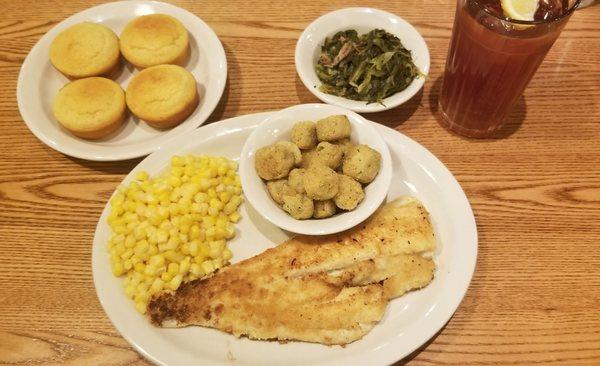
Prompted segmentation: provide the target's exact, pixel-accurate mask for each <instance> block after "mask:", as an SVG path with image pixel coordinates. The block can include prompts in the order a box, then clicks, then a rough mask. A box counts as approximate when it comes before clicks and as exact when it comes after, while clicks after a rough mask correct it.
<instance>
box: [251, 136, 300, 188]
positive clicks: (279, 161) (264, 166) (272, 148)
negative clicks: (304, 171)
mask: <svg viewBox="0 0 600 366" xmlns="http://www.w3.org/2000/svg"><path fill="white" fill-rule="evenodd" d="M292 145H293V144H292ZM296 149H298V147H296ZM298 151H299V150H298ZM297 158H298V157H297V156H296V154H295V151H294V150H293V149H292V148H290V147H289V146H286V145H284V144H280V143H277V144H273V145H269V146H265V147H261V148H260V149H258V150H256V155H255V157H254V166H255V168H256V172H257V173H258V176H259V177H261V178H262V179H264V180H275V179H281V178H285V177H287V175H288V173H289V172H290V170H292V168H293V167H294V166H295V165H296V160H297Z"/></svg>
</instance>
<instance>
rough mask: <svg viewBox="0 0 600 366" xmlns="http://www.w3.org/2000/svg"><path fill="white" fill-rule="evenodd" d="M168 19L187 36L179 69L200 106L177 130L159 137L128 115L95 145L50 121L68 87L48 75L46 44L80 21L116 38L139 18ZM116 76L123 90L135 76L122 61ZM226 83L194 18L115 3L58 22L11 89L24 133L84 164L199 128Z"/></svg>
mask: <svg viewBox="0 0 600 366" xmlns="http://www.w3.org/2000/svg"><path fill="white" fill-rule="evenodd" d="M153 13H163V14H169V15H171V16H173V17H175V18H177V19H178V20H179V21H180V22H181V23H182V24H183V25H184V26H185V28H186V29H187V30H188V32H189V35H190V51H191V52H190V57H189V59H188V62H187V63H186V64H185V65H183V66H184V67H185V68H186V69H187V70H188V71H190V72H191V73H192V74H193V75H194V77H195V78H196V81H197V82H198V92H199V94H200V104H199V105H198V107H197V108H196V110H195V111H194V112H193V113H192V115H191V116H190V117H188V119H186V120H185V121H184V122H183V123H181V124H180V125H179V126H177V127H175V128H173V129H170V130H166V131H160V130H156V129H154V128H152V127H150V126H148V125H147V124H146V123H145V122H142V121H140V120H139V119H137V118H135V117H133V116H131V114H130V115H129V117H128V119H127V121H126V122H125V123H124V126H123V127H121V128H120V129H119V130H118V131H116V132H114V133H112V134H111V135H110V136H107V137H105V138H103V139H101V140H95V141H91V140H85V139H81V138H78V137H76V136H73V135H72V134H70V133H69V132H68V131H66V130H64V129H63V128H62V127H61V126H60V125H59V124H58V122H56V120H55V119H54V116H53V115H52V102H53V100H54V97H55V96H56V93H57V92H58V90H59V89H60V88H61V87H63V86H64V85H65V84H67V83H68V82H69V80H68V79H67V78H66V77H65V76H64V75H62V74H61V73H60V72H58V71H57V70H55V69H54V67H53V66H52V64H51V63H50V59H49V49H50V44H51V43H52V40H53V39H54V37H56V35H57V34H58V33H59V32H61V31H62V30H64V29H66V28H68V27H69V26H71V25H73V24H77V23H81V22H84V21H89V22H95V23H100V24H103V25H105V26H107V27H108V28H110V29H112V30H113V31H114V32H115V33H116V34H117V36H118V35H119V34H120V33H121V31H122V29H123V28H124V27H125V24H127V23H128V22H129V21H130V20H132V19H134V18H135V17H138V16H140V15H147V14H153ZM121 70H122V72H121V73H120V74H119V76H118V77H117V78H116V79H115V81H117V82H118V83H119V84H120V85H121V87H122V88H123V90H125V89H126V88H127V85H128V84H129V81H130V80H131V78H132V76H133V75H134V74H136V73H137V72H138V70H137V69H135V68H134V67H133V66H132V65H131V64H129V63H127V62H125V61H124V60H122V67H121ZM226 80H227V59H226V57H225V51H224V49H223V46H222V45H221V42H220V41H219V39H218V38H217V36H216V34H215V33H214V32H213V31H212V29H211V28H210V27H209V26H208V25H207V24H206V23H204V22H203V21H202V20H201V19H200V18H198V17H197V16H196V15H194V14H192V13H190V12H188V11H187V10H184V9H181V8H178V7H176V6H174V5H170V4H166V3H161V2H158V1H121V2H114V3H108V4H104V5H99V6H95V7H93V8H89V9H86V10H84V11H82V12H80V13H77V14H75V15H73V16H70V17H69V18H67V19H65V20H63V21H62V22H60V23H59V24H58V25H56V26H55V27H54V28H52V29H51V30H50V31H48V33H46V34H45V35H44V36H43V37H42V38H41V39H40V40H39V41H38V42H37V43H36V45H35V46H33V48H32V49H31V51H30V52H29V54H28V55H27V58H26V59H25V62H24V63H23V66H22V67H21V72H20V73H19V79H18V83H17V101H18V104H19V111H20V112H21V116H22V117H23V120H24V121H25V123H26V124H27V127H29V129H30V130H31V132H33V134H34V135H35V136H36V137H37V138H39V139H40V140H41V141H42V142H44V143H45V144H46V145H48V146H50V147H51V148H53V149H55V150H58V151H60V152H62V153H63V154H66V155H70V156H74V157H77V158H81V159H87V160H100V161H111V160H125V159H131V158H135V157H139V156H144V155H148V154H149V153H151V152H153V151H156V150H159V149H160V148H161V147H162V146H163V145H164V144H165V143H166V142H167V141H170V140H172V139H174V138H176V137H178V136H182V135H185V134H187V133H189V132H190V131H192V130H194V129H195V128H197V127H198V126H200V125H201V124H202V123H204V121H206V119H207V118H208V117H209V116H210V114H211V113H212V111H213V110H214V109H215V107H216V106H217V104H218V103H219V100H220V99H221V95H222V94H223V90H224V88H225V82H226Z"/></svg>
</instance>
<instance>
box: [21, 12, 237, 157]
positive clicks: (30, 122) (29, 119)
mask: <svg viewBox="0 0 600 366" xmlns="http://www.w3.org/2000/svg"><path fill="white" fill-rule="evenodd" d="M125 5H127V6H136V5H151V6H152V5H154V6H160V7H165V8H170V9H171V10H173V11H177V12H183V13H187V16H191V17H192V18H194V20H195V21H196V22H197V23H198V25H199V26H201V27H202V28H204V29H205V31H206V32H207V34H209V35H210V38H211V39H212V41H216V44H218V45H219V47H217V48H215V49H214V50H213V51H214V52H216V53H218V54H219V55H218V57H219V63H221V65H222V67H220V68H219V69H218V73H219V74H220V75H218V77H217V82H216V83H215V87H214V88H213V89H212V90H215V91H216V92H217V95H218V98H217V99H216V100H215V101H214V102H213V103H212V105H211V104H209V105H207V106H203V108H204V109H206V110H207V111H208V113H207V115H206V117H205V118H200V119H198V121H195V122H194V123H191V124H190V125H189V126H188V127H187V128H185V129H182V130H181V131H179V132H178V133H177V134H176V135H174V136H171V137H170V138H164V135H157V136H156V137H153V138H152V140H154V139H161V138H162V139H163V141H159V142H158V143H157V144H154V146H152V145H150V146H148V147H146V148H140V149H136V150H133V151H130V152H123V153H121V154H118V155H112V154H110V153H108V154H107V153H105V152H103V153H101V154H96V153H87V152H85V151H82V150H80V149H77V148H75V149H72V148H70V147H67V146H65V145H62V144H58V143H56V142H55V141H52V139H51V138H49V137H48V136H47V135H46V134H45V133H43V132H42V131H41V130H40V129H39V128H38V127H37V126H36V122H35V121H34V120H35V116H33V115H31V114H30V113H31V112H30V111H29V110H28V109H27V108H26V107H25V106H24V100H25V99H26V98H27V96H26V95H25V94H24V93H25V90H24V89H25V84H26V83H27V82H26V81H25V80H24V79H25V74H26V73H27V72H28V71H29V70H30V69H31V68H32V67H33V66H34V65H33V64H32V63H33V62H34V61H35V60H34V57H33V55H36V54H37V53H40V52H41V50H40V49H41V47H43V45H44V44H45V43H48V44H49V43H51V39H50V37H52V33H53V32H54V31H55V30H56V29H57V28H59V27H63V26H64V24H65V23H67V22H69V21H71V20H72V19H73V18H76V17H81V16H85V15H93V14H95V12H98V11H105V10H106V8H108V9H110V8H112V7H118V6H125ZM188 31H189V30H188ZM48 47H49V46H48ZM56 72H58V71H56ZM227 75H228V65H227V55H226V53H225V49H224V48H223V44H222V43H221V40H220V39H219V37H218V36H217V34H216V33H215V31H214V30H213V29H212V28H211V27H210V26H209V25H208V24H207V23H206V22H204V21H203V20H202V19H201V18H200V17H199V16H198V15H196V14H194V13H192V12H191V11H189V10H186V9H184V8H181V7H179V6H176V5H173V4H169V3H165V2H162V1H156V0H132V1H127V0H124V1H114V2H109V3H104V4H99V5H95V6H92V7H88V8H86V9H83V10H81V11H79V12H77V13H74V14H71V15H70V16H68V17H66V18H65V19H63V20H61V21H60V22H59V23H57V24H56V25H54V26H53V27H52V28H50V29H49V30H48V31H46V33H44V35H43V36H42V37H40V39H39V40H38V41H37V42H36V43H35V44H34V45H33V47H31V49H30V50H29V52H28V53H27V56H26V57H25V60H24V61H23V64H22V65H21V67H20V68H19V75H18V77H17V87H16V98H17V106H18V109H19V114H20V115H21V119H22V120H23V122H24V123H25V125H26V126H27V128H28V129H29V131H31V133H32V134H33V135H34V136H35V137H36V138H37V139H38V140H40V141H41V142H43V143H44V144H45V145H46V146H48V147H50V148H52V149H54V150H56V151H58V152H60V153H62V154H64V155H67V156H71V157H74V158H79V159H83V160H89V161H121V160H129V159H134V158H139V157H142V156H146V155H149V154H151V153H152V152H154V151H158V150H160V149H161V147H162V146H164V145H165V144H166V143H168V142H169V141H172V140H173V139H177V138H179V137H181V136H184V135H186V134H187V133H190V132H192V131H194V130H195V129H197V128H198V127H199V126H201V125H202V124H204V123H205V122H206V121H207V120H208V119H209V118H210V116H211V115H212V113H213V112H214V110H215V109H216V108H217V106H218V105H219V102H220V101H221V99H222V97H223V93H224V91H225V86H226V84H227ZM111 80H112V79H111ZM40 103H41V102H40ZM40 103H37V107H38V108H41V104H40ZM168 131H171V130H167V132H168ZM167 132H165V133H167ZM83 142H84V143H85V142H86V141H85V140H83ZM104 149H107V150H110V149H111V147H110V146H108V147H105V148H104Z"/></svg>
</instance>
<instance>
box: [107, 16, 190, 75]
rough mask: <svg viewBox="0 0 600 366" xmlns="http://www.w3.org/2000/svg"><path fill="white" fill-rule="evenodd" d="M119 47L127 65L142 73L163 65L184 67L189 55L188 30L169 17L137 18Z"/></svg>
mask: <svg viewBox="0 0 600 366" xmlns="http://www.w3.org/2000/svg"><path fill="white" fill-rule="evenodd" d="M119 44H120V47H121V52H122V53H123V56H124V57H125V58H126V59H127V61H129V62H131V63H132V64H133V65H134V66H136V67H138V68H140V69H143V68H146V67H150V66H155V65H161V64H176V65H182V64H183V63H184V62H185V61H186V59H187V55H188V53H189V39H188V32H187V30H186V29H185V28H184V26H183V25H182V24H181V23H180V22H179V21H178V20H177V19H175V18H173V17H172V16H169V15H166V14H150V15H144V16H141V17H138V18H135V19H134V20H132V21H131V22H129V23H128V24H127V25H126V26H125V29H123V32H122V33H121V39H120V42H119Z"/></svg>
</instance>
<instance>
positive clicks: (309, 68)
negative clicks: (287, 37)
mask: <svg viewBox="0 0 600 366" xmlns="http://www.w3.org/2000/svg"><path fill="white" fill-rule="evenodd" d="M376 28H378V29H383V30H385V31H386V32H389V33H391V34H393V35H395V36H396V37H398V38H400V41H402V44H403V45H404V47H406V49H408V50H410V51H411V52H412V57H413V62H414V63H415V65H416V66H417V67H418V68H419V70H420V71H421V73H422V74H424V75H425V76H421V77H417V78H415V79H414V80H413V82H412V83H411V84H410V85H409V86H408V87H407V88H406V89H404V90H402V91H400V92H398V93H395V94H392V95H390V96H389V97H387V98H385V99H384V100H383V105H382V104H379V103H370V104H367V103H366V102H362V101H358V100H350V99H346V98H342V97H338V96H335V95H331V94H327V93H323V92H321V91H320V90H319V86H320V85H321V81H320V80H319V78H318V77H317V73H316V72H315V65H316V64H317V60H318V58H319V54H320V53H321V46H322V45H323V42H324V41H325V38H326V37H331V36H333V35H334V34H336V33H337V32H339V31H343V30H347V29H355V30H356V31H357V32H358V34H359V35H361V34H363V33H367V32H369V31H371V30H373V29H376ZM294 59H295V63H296V71H297V72H298V76H299V77H300V80H302V83H303V84H304V86H305V87H306V88H307V89H308V90H309V91H310V92H311V93H313V94H314V95H315V96H316V97H317V98H319V99H320V100H322V101H323V102H325V103H328V104H333V105H337V106H340V107H344V108H347V109H350V110H351V111H354V112H358V113H373V112H381V111H385V110H387V109H390V108H394V107H397V106H399V105H400V104H402V103H404V102H406V101H407V100H409V99H410V98H412V97H413V96H414V95H415V94H417V93H418V92H419V90H421V88H422V87H423V84H424V83H425V78H426V77H427V74H429V49H428V48H427V43H425V40H424V39H423V37H422V36H421V34H420V33H419V31H417V30H416V29H415V27H413V26H412V25H411V24H410V23H408V22H407V21H406V20H404V19H402V18H400V17H399V16H397V15H395V14H392V13H388V12H387V11H383V10H379V9H373V8H346V9H340V10H335V11H332V12H330V13H327V14H325V15H322V16H321V17H319V18H317V19H316V20H315V21H313V22H312V23H310V24H309V25H308V27H306V29H305V30H304V32H302V34H301V35H300V38H299V39H298V42H297V43H296V52H295V57H294Z"/></svg>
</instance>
